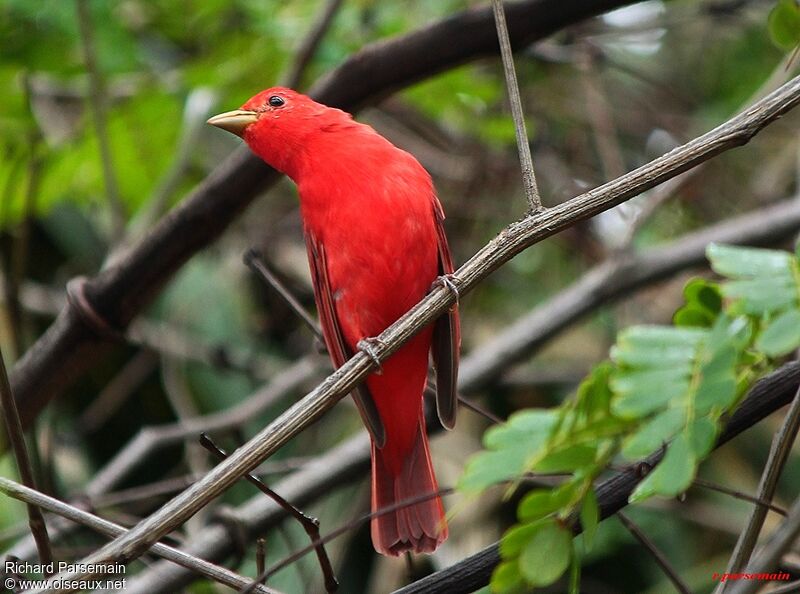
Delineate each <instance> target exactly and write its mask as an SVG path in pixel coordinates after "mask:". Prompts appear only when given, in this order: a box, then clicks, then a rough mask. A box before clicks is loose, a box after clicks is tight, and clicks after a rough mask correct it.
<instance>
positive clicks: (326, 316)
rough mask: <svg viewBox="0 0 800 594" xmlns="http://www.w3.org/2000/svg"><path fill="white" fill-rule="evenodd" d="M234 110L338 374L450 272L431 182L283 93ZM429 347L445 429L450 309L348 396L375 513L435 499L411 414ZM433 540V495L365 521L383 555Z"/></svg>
mask: <svg viewBox="0 0 800 594" xmlns="http://www.w3.org/2000/svg"><path fill="white" fill-rule="evenodd" d="M275 97H278V98H279V99H280V101H278V100H276V99H274V98H275ZM271 99H272V100H271ZM279 103H280V104H279ZM278 104H279V105H278ZM242 109H243V110H248V111H251V112H257V114H258V116H257V120H256V121H255V122H254V123H251V124H249V125H248V126H247V127H246V128H245V129H244V132H243V138H244V139H245V141H246V142H247V144H248V145H249V146H250V148H251V149H252V150H253V151H254V152H255V153H256V154H257V155H259V156H260V157H261V158H262V159H264V160H265V161H266V162H267V163H269V164H270V165H272V166H273V167H275V168H276V169H278V170H280V171H283V172H285V173H286V174H287V175H289V176H290V177H291V178H292V179H293V180H294V181H295V182H296V183H297V185H298V188H299V193H300V210H301V214H302V218H303V227H304V230H305V235H306V244H307V247H308V256H309V263H310V267H311V272H312V280H313V283H314V292H315V297H316V302H317V308H318V310H319V316H320V320H321V323H322V329H323V333H324V335H325V342H326V344H327V347H328V351H329V352H330V355H331V358H332V360H333V362H334V365H336V366H337V367H338V366H340V365H341V364H342V363H344V361H346V360H347V359H348V358H349V357H350V356H351V355H352V354H353V353H354V352H355V351H356V350H357V346H356V345H357V343H358V342H359V340H361V339H363V338H366V337H373V336H377V335H378V334H380V333H381V332H382V331H383V330H385V329H386V328H387V327H388V326H389V325H391V324H392V323H393V322H395V321H396V320H397V319H398V318H399V317H400V316H401V315H402V314H404V313H405V312H406V311H407V310H408V309H410V308H411V307H412V306H413V305H415V304H416V303H417V302H418V301H419V300H420V299H421V298H422V297H423V296H424V295H425V294H426V293H427V292H428V290H429V289H430V286H431V284H432V283H433V281H434V280H435V279H436V278H437V276H439V275H440V274H443V273H450V272H452V271H453V264H452V260H451V257H450V252H449V249H448V247H447V240H446V239H445V235H444V231H443V228H442V220H443V219H444V214H443V213H442V208H441V205H440V204H439V201H438V200H437V198H436V195H435V193H434V188H433V184H432V182H431V178H430V176H429V175H428V173H427V172H426V171H425V169H424V168H423V167H422V166H421V165H420V164H419V163H418V162H417V160H416V159H415V158H414V157H413V156H412V155H410V154H409V153H407V152H405V151H403V150H400V149H398V148H397V147H395V146H394V145H392V144H391V143H390V142H389V141H388V140H386V139H385V138H383V137H382V136H380V135H379V134H378V133H377V132H375V131H374V130H373V129H372V128H371V127H369V126H366V125H363V124H359V123H357V122H354V121H353V120H352V119H351V117H350V116H349V114H346V113H344V112H342V111H340V110H338V109H333V108H330V107H326V106H324V105H321V104H319V103H316V102H314V101H312V100H311V99H309V98H308V97H305V96H303V95H300V94H298V93H295V92H294V91H291V90H289V89H283V88H273V89H268V90H266V91H263V92H262V93H259V94H258V95H256V96H255V97H253V98H252V99H250V100H249V101H248V102H247V103H245V104H244V106H242ZM432 347H433V355H434V362H435V364H436V367H437V386H438V388H439V394H438V397H437V404H438V408H439V413H440V417H441V418H442V422H443V423H444V424H445V425H446V426H448V427H450V426H452V424H453V422H454V415H455V383H456V370H457V366H458V347H459V324H458V314H457V311H456V309H455V308H454V309H453V310H452V311H451V312H450V313H449V314H448V315H445V316H442V318H440V320H439V321H437V322H436V324H435V327H428V328H425V329H424V330H422V331H421V332H420V333H419V334H417V335H416V336H415V337H414V338H412V339H411V340H410V341H409V342H407V343H406V344H405V345H404V346H403V347H402V348H400V349H399V350H398V351H397V352H396V353H395V354H394V355H392V356H391V357H390V358H389V359H387V360H386V361H385V362H384V364H383V368H382V372H381V373H380V374H372V375H370V376H369V377H368V378H367V380H366V382H365V386H362V387H361V388H360V389H359V390H358V391H357V392H356V393H355V394H354V396H355V397H356V402H357V404H358V405H359V411H360V412H361V415H362V417H363V419H364V421H365V424H366V425H367V427H368V429H369V430H370V433H371V435H372V438H373V447H372V505H373V510H375V511H377V510H380V509H382V508H384V507H387V506H391V505H394V504H395V503H397V502H400V501H402V500H405V499H410V498H414V497H419V496H423V495H427V494H431V493H435V492H436V491H437V489H438V487H437V484H436V477H435V476H434V472H433V466H432V464H431V458H430V452H429V449H428V438H427V434H426V430H425V420H424V417H423V414H422V393H423V390H424V388H425V384H426V380H427V374H428V360H429V354H430V353H431V349H432ZM445 538H447V525H446V522H445V518H444V510H443V507H442V502H441V499H440V498H439V497H438V496H436V497H431V498H429V499H427V500H426V501H424V502H419V503H416V504H414V505H410V506H407V507H403V508H400V509H398V510H396V511H393V512H390V513H386V514H383V515H380V516H378V517H376V518H375V519H373V521H372V539H373V543H374V545H375V548H376V550H377V551H379V552H381V553H384V554H388V555H399V554H400V553H402V552H404V551H407V550H410V551H414V552H426V553H427V552H431V551H433V550H434V549H436V547H437V546H438V545H439V544H440V543H441V542H442V541H444V539H445Z"/></svg>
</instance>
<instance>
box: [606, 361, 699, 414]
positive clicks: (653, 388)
mask: <svg viewBox="0 0 800 594" xmlns="http://www.w3.org/2000/svg"><path fill="white" fill-rule="evenodd" d="M681 371H682V372H683V375H681V373H680V372H676V370H673V369H663V370H658V371H654V372H640V373H635V374H634V373H631V374H627V375H622V376H619V377H617V378H615V379H614V380H612V382H611V387H612V388H613V389H614V391H615V392H617V393H618V396H617V397H616V398H615V399H614V400H613V402H612V403H611V410H612V411H613V412H614V414H616V415H619V416H621V417H624V418H635V417H643V416H645V415H647V414H650V413H651V412H654V411H656V410H658V409H660V408H662V407H663V406H664V405H666V404H667V403H668V402H670V401H671V400H672V399H673V398H677V397H678V396H680V395H681V394H684V393H686V391H687V390H688V389H689V377H688V376H689V372H690V371H691V369H689V368H684V369H682V370H681Z"/></svg>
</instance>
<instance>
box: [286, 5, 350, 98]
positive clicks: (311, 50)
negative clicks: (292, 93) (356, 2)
mask: <svg viewBox="0 0 800 594" xmlns="http://www.w3.org/2000/svg"><path fill="white" fill-rule="evenodd" d="M341 5H342V0H327V2H326V3H325V8H324V9H323V11H322V13H321V14H320V16H319V19H318V20H317V21H316V22H315V23H314V26H313V27H311V29H310V30H309V32H308V33H307V34H306V36H305V37H304V38H303V41H302V43H301V44H300V47H299V48H298V49H297V52H296V53H295V57H294V61H293V62H292V66H291V69H290V70H289V72H288V73H287V74H286V76H284V77H282V78H283V80H284V83H283V84H284V86H287V87H290V88H292V89H296V88H298V87H299V86H300V83H301V82H302V80H303V74H304V73H305V71H306V68H307V67H308V65H309V64H310V63H311V60H312V59H313V58H314V54H316V53H317V49H318V48H319V44H320V43H321V42H322V39H323V38H324V37H325V33H327V32H328V29H330V26H331V24H333V19H334V17H335V16H336V13H337V12H338V10H339V7H340V6H341Z"/></svg>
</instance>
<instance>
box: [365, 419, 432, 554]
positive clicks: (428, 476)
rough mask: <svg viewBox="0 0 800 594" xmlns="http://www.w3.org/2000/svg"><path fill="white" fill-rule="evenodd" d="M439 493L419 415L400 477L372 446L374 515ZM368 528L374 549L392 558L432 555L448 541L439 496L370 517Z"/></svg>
mask: <svg viewBox="0 0 800 594" xmlns="http://www.w3.org/2000/svg"><path fill="white" fill-rule="evenodd" d="M438 490H439V487H438V486H437V484H436V476H435V475H434V473H433V466H432V464H431V454H430V451H429V450H428V436H427V434H426V432H425V419H424V418H423V417H422V415H420V419H419V425H418V427H417V436H416V439H415V440H414V444H413V446H412V448H411V452H410V453H409V454H408V455H407V456H405V457H404V460H403V463H402V468H401V469H400V472H399V474H395V473H393V472H392V471H391V470H390V468H389V466H388V465H387V464H386V462H385V460H384V453H383V452H382V450H380V449H378V448H376V447H375V445H374V444H373V445H372V511H373V512H376V511H380V510H381V509H384V508H386V507H388V506H393V505H396V504H400V503H402V502H403V501H405V500H408V499H413V498H421V497H423V496H425V495H431V494H432V493H436V492H437V491H438ZM371 528H372V543H373V544H374V546H375V550H376V551H378V552H379V553H382V554H384V555H391V556H397V555H400V554H402V553H404V552H405V551H413V552H415V553H432V552H433V551H435V550H436V548H437V547H438V546H439V545H440V544H441V543H442V542H444V540H445V539H446V538H447V522H446V520H445V517H444V508H443V506H442V500H441V499H440V498H439V496H435V497H430V498H428V499H425V500H424V501H420V502H418V503H414V504H412V505H408V506H403V507H400V508H399V509H396V510H394V511H390V512H387V513H384V514H381V515H379V516H376V517H373V519H372V526H371Z"/></svg>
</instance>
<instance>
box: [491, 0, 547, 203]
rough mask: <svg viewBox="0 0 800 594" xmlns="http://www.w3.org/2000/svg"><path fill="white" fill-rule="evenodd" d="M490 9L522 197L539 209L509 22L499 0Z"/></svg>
mask: <svg viewBox="0 0 800 594" xmlns="http://www.w3.org/2000/svg"><path fill="white" fill-rule="evenodd" d="M492 11H493V12H494V24H495V27H496V28H497V39H498V40H499V41H500V55H501V57H502V59H503V71H504V72H505V77H506V87H507V88H508V100H509V102H510V103H511V116H512V117H513V118H514V130H515V132H516V135H517V150H518V151H519V162H520V166H521V167H522V185H523V188H524V190H525V198H526V199H527V200H528V209H529V212H531V213H534V212H538V211H540V210H542V199H541V197H540V196H539V188H538V187H537V185H536V174H535V173H534V171H533V158H532V157H531V147H530V144H529V143H528V132H527V131H526V130H525V113H524V112H523V111H522V99H521V98H520V94H519V85H518V84H517V72H516V70H515V69H514V56H513V55H512V52H511V40H510V39H509V37H508V26H507V25H506V13H505V9H504V8H503V3H502V2H501V0H492Z"/></svg>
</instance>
